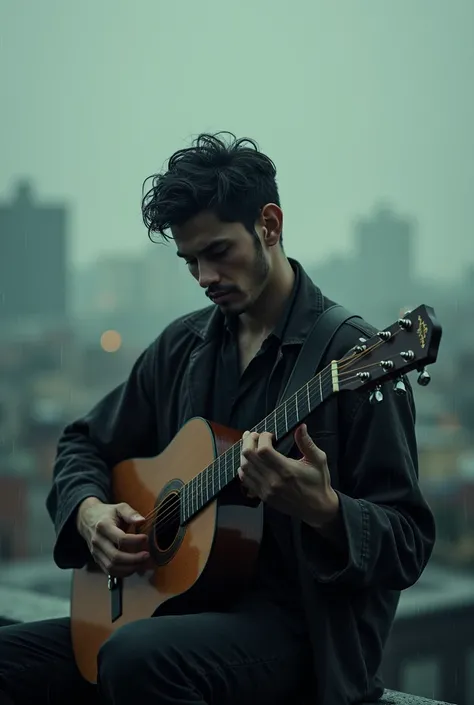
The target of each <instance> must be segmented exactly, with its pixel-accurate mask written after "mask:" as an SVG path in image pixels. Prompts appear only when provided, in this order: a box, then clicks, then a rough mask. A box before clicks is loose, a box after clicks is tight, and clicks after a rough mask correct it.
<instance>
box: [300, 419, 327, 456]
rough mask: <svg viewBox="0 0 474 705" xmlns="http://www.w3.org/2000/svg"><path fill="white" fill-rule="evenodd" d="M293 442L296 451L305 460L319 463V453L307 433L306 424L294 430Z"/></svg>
mask: <svg viewBox="0 0 474 705" xmlns="http://www.w3.org/2000/svg"><path fill="white" fill-rule="evenodd" d="M295 441H296V445H297V446H298V449H299V450H300V452H301V453H303V455H304V457H305V458H306V459H307V460H311V461H319V460H320V456H321V452H322V451H320V449H319V448H318V446H317V445H316V443H315V442H314V441H313V439H312V438H311V436H310V435H309V433H308V427H307V426H306V424H305V423H304V424H301V426H299V427H298V428H297V430H296V433H295Z"/></svg>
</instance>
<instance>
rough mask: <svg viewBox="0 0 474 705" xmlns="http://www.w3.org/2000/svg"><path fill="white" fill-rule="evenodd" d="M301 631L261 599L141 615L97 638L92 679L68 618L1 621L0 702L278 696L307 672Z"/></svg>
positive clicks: (188, 703) (267, 699) (188, 701)
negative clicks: (78, 656)
mask: <svg viewBox="0 0 474 705" xmlns="http://www.w3.org/2000/svg"><path fill="white" fill-rule="evenodd" d="M286 617H287V615H286ZM303 631H304V630H302V629H301V625H300V628H299V629H298V628H295V625H294V624H293V623H292V620H291V619H288V618H285V615H283V614H282V612H281V610H280V609H279V608H278V607H277V606H276V605H271V604H269V603H261V602H253V603H246V604H241V605H240V606H239V607H236V608H235V609H234V610H232V611H231V612H225V613H222V612H208V613H201V614H190V615H184V616H159V617H154V618H150V619H144V620H140V621H138V622H134V623H131V624H128V625H125V626H123V627H121V628H120V629H118V630H117V631H116V632H115V634H114V635H113V636H112V637H111V638H110V639H109V640H108V641H107V642H106V643H105V644H104V645H103V647H102V649H101V651H100V653H99V657H98V670H99V678H98V680H99V683H98V686H93V685H91V684H89V683H86V682H85V681H84V680H83V679H82V678H81V676H80V674H79V672H78V670H77V667H76V665H75V662H74V658H73V653H72V647H71V638H70V625H69V619H55V620H49V621H43V622H33V623H30V624H21V625H14V626H8V627H2V628H0V704H1V705H4V704H7V703H8V705H10V704H11V703H14V705H64V704H65V703H68V705H96V703H97V704H99V703H100V704H101V705H106V704H107V705H109V704H110V705H122V703H123V705H130V703H135V702H137V703H138V702H146V701H145V698H148V702H149V703H150V704H151V703H153V705H155V704H156V705H171V704H173V705H178V704H179V705H198V704H199V705H203V704H204V703H208V704H211V703H212V705H244V704H245V705H251V704H253V703H255V704H256V705H257V704H258V705H277V704H278V703H285V702H286V701H287V700H288V699H290V700H291V699H292V698H293V697H294V696H295V694H296V693H297V692H298V690H299V689H300V687H301V683H302V682H303V681H304V680H305V679H306V677H307V674H308V670H309V662H310V648H309V646H308V644H307V640H306V638H305V636H304V633H303ZM2 698H3V699H2Z"/></svg>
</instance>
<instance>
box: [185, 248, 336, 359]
mask: <svg viewBox="0 0 474 705" xmlns="http://www.w3.org/2000/svg"><path fill="white" fill-rule="evenodd" d="M289 262H290V264H291V266H292V267H293V269H294V270H295V274H296V277H295V286H294V288H293V292H292V294H291V297H290V299H289V301H288V305H287V307H286V308H285V311H284V312H283V314H282V318H281V320H280V322H279V323H278V325H277V327H276V329H275V331H274V332H273V334H272V335H275V336H276V337H278V338H279V339H280V340H281V344H282V345H284V346H285V345H302V344H303V343H304V341H305V339H306V336H307V335H308V333H309V331H310V329H311V327H312V325H313V323H314V321H315V319H316V318H317V316H319V314H320V313H321V312H322V310H323V306H324V303H323V295H322V293H321V290H320V289H319V288H318V287H317V286H316V285H315V284H314V283H313V282H312V281H311V279H310V278H309V276H308V275H307V274H306V272H305V270H304V269H303V267H302V266H301V264H300V263H299V262H297V261H296V260H294V259H290V258H289ZM224 320H225V317H224V315H223V314H222V312H221V310H220V309H219V307H218V306H215V305H212V306H207V307H206V308H204V309H201V310H200V311H196V312H194V313H191V314H189V316H186V317H185V318H184V319H183V324H184V325H185V326H186V327H187V328H188V329H190V330H192V331H193V332H194V333H195V334H196V335H197V336H198V337H199V338H201V340H202V341H203V342H211V341H212V340H215V339H216V338H217V337H219V335H220V334H221V332H222V326H223V323H224Z"/></svg>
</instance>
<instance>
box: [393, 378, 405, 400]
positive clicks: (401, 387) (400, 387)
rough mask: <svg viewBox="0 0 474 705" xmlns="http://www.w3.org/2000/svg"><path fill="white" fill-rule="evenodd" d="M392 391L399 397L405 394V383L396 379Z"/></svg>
mask: <svg viewBox="0 0 474 705" xmlns="http://www.w3.org/2000/svg"><path fill="white" fill-rule="evenodd" d="M393 391H394V392H395V394H398V395H400V396H403V395H404V394H406V393H407V388H406V386H405V382H404V381H403V380H402V379H397V380H396V381H395V382H394V384H393Z"/></svg>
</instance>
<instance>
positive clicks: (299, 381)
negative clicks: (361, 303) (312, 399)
mask: <svg viewBox="0 0 474 705" xmlns="http://www.w3.org/2000/svg"><path fill="white" fill-rule="evenodd" d="M352 318H361V316H358V315H356V314H354V313H351V312H350V311H348V310H347V309H346V308H344V307H343V306H341V305H340V304H333V305H332V306H330V307H329V308H327V309H326V310H325V311H323V312H322V313H321V314H320V315H319V316H318V317H317V318H316V320H315V322H314V323H313V326H312V328H311V330H310V332H309V333H308V336H307V338H306V340H305V341H304V343H303V346H302V348H301V350H300V353H299V355H298V358H297V360H296V363H295V366H294V367H293V370H292V372H291V375H290V378H289V380H288V382H287V384H286V387H285V389H284V390H283V392H282V394H281V395H280V398H279V400H278V403H277V406H279V405H280V404H282V403H283V402H284V401H286V400H287V399H289V398H290V397H291V396H292V395H293V394H295V392H297V391H298V389H300V388H301V387H302V386H303V385H304V384H306V382H308V381H309V380H310V379H311V378H312V377H314V375H315V374H316V373H317V372H319V368H320V367H321V363H322V361H323V359H324V357H325V355H326V353H327V352H328V350H329V349H330V346H331V343H332V341H333V339H334V336H335V335H336V333H337V331H338V330H339V328H341V326H343V325H344V323H346V322H347V321H349V320H351V319H352ZM294 443H295V441H294V438H293V434H292V433H291V434H289V435H288V436H286V438H284V439H283V440H282V441H281V442H280V443H278V445H277V448H278V451H279V452H280V453H282V454H283V455H288V453H289V452H290V450H291V449H292V447H293V445H294Z"/></svg>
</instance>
